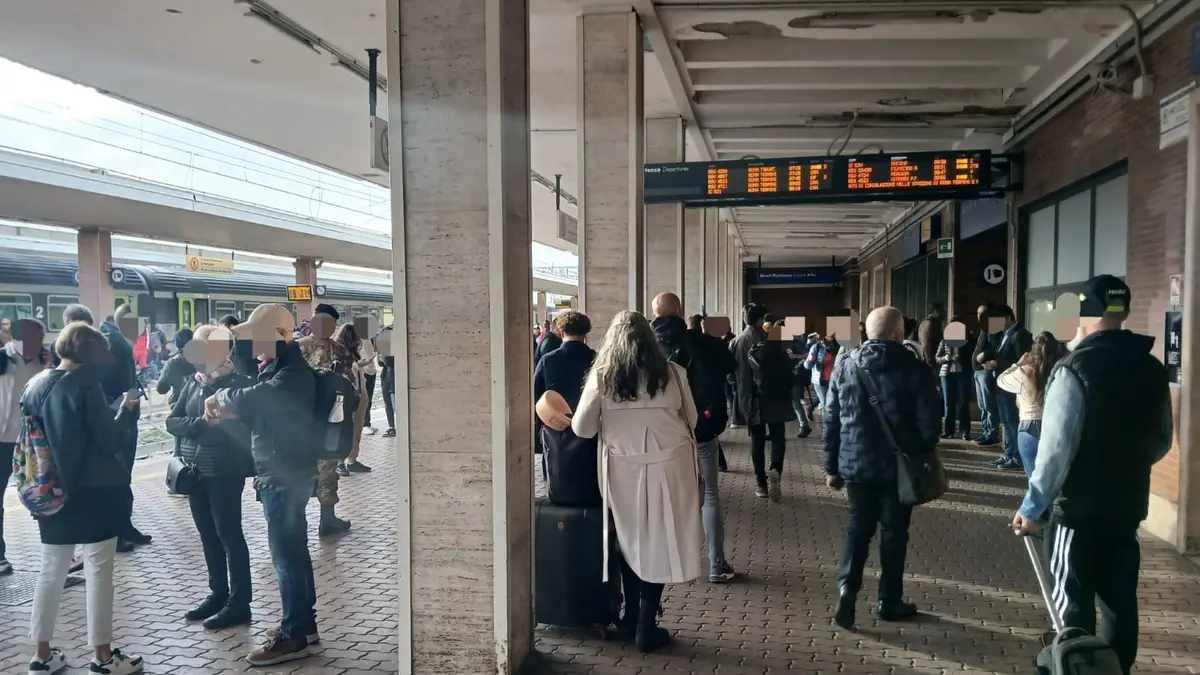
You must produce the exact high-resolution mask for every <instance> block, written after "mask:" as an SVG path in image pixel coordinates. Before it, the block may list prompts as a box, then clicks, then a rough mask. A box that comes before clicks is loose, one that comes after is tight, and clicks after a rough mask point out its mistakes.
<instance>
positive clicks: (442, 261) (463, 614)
mask: <svg viewBox="0 0 1200 675" xmlns="http://www.w3.org/2000/svg"><path fill="white" fill-rule="evenodd" d="M386 7H387V25H388V42H387V52H386V53H387V58H388V68H387V72H388V77H389V82H390V83H391V85H392V86H391V87H389V89H388V116H389V127H390V129H391V138H392V139H395V140H396V142H395V143H392V144H391V147H392V153H391V156H392V157H394V158H396V167H395V169H394V170H393V171H392V173H391V178H392V202H391V203H392V246H393V248H392V256H393V259H394V265H393V269H394V270H395V275H394V282H393V283H394V289H393V294H394V298H395V301H394V302H395V309H396V311H395V321H396V323H395V328H396V329H395V330H394V331H393V336H392V340H393V352H394V353H395V355H396V417H397V419H398V420H400V421H401V424H399V425H397V426H398V428H397V436H396V441H395V443H396V457H397V462H396V464H397V471H396V474H397V496H396V505H395V508H396V510H397V519H398V536H397V544H398V546H399V548H400V551H399V556H398V557H399V569H398V574H397V576H398V579H397V583H398V586H399V589H398V590H399V604H400V608H399V658H398V666H399V673H400V675H410V674H411V673H455V674H456V675H496V674H498V675H510V674H511V673H515V672H517V671H518V670H519V669H520V668H521V667H522V665H523V664H524V662H525V661H526V659H527V658H528V657H529V655H530V653H531V652H532V650H533V628H534V623H533V596H532V586H533V548H532V544H533V542H532V532H531V529H532V520H533V518H532V512H533V490H532V485H533V476H532V473H531V469H530V467H531V465H532V460H533V454H532V447H533V429H532V427H533V424H532V422H533V419H532V415H531V412H530V411H531V410H532V409H533V401H532V396H533V386H532V381H531V378H532V373H533V364H532V357H533V355H532V353H531V351H532V350H531V349H530V342H529V339H530V335H532V325H531V321H532V316H531V312H530V311H529V305H530V300H531V298H532V297H533V279H532V276H531V274H530V269H531V266H532V260H531V258H532V251H531V249H532V232H531V229H530V220H531V217H530V203H529V201H530V193H529V172H530V167H529V28H528V27H529V8H528V3H527V0H439V1H438V2H430V1H429V0H389V1H388V3H387V5H386ZM364 161H365V158H364ZM581 222H582V219H581ZM465 354H469V355H470V357H469V358H464V355H465ZM380 508H382V509H384V510H387V509H389V508H392V507H390V506H388V505H380Z"/></svg>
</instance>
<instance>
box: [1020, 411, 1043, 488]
mask: <svg viewBox="0 0 1200 675" xmlns="http://www.w3.org/2000/svg"><path fill="white" fill-rule="evenodd" d="M1041 436H1042V421H1041V420H1023V421H1022V422H1021V425H1020V426H1019V427H1018V429H1017V452H1018V453H1020V456H1021V466H1022V467H1023V468H1024V469H1025V475H1026V476H1028V477H1030V478H1032V477H1033V467H1034V465H1035V464H1036V463H1037V451H1038V441H1039V439H1040V438H1041Z"/></svg>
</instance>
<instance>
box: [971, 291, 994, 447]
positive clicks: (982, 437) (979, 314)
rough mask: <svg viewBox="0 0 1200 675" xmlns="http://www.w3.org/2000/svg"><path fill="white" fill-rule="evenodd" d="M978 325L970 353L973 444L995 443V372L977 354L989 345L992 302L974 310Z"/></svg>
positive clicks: (985, 349)
mask: <svg viewBox="0 0 1200 675" xmlns="http://www.w3.org/2000/svg"><path fill="white" fill-rule="evenodd" d="M975 318H976V320H977V321H978V324H979V327H978V329H977V332H976V333H975V336H974V340H972V341H973V342H974V343H975V351H973V352H972V353H971V365H972V366H973V367H974V371H975V402H976V403H978V404H979V440H977V441H975V445H978V446H985V445H996V444H997V443H998V442H999V433H998V432H997V427H996V424H997V419H998V418H997V415H996V374H995V373H993V372H992V371H990V370H988V369H986V368H984V367H983V363H982V362H981V361H980V360H979V355H980V354H982V353H983V352H985V351H987V350H988V349H989V348H990V346H991V338H992V336H991V334H990V333H988V320H989V319H991V318H992V303H990V302H985V303H983V304H981V305H979V307H978V308H977V309H976V310H975Z"/></svg>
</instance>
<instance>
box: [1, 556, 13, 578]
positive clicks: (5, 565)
mask: <svg viewBox="0 0 1200 675" xmlns="http://www.w3.org/2000/svg"><path fill="white" fill-rule="evenodd" d="M12 571H13V568H12V563H10V562H8V561H7V560H5V559H4V558H0V576H4V575H5V574H12Z"/></svg>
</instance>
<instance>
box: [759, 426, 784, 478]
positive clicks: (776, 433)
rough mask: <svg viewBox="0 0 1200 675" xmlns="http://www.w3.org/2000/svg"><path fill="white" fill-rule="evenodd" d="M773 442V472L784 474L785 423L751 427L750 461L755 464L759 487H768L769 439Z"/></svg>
mask: <svg viewBox="0 0 1200 675" xmlns="http://www.w3.org/2000/svg"><path fill="white" fill-rule="evenodd" d="M768 438H770V440H771V470H772V471H778V472H780V473H782V472H783V451H784V448H786V447H787V446H786V440H785V439H784V423H783V422H771V423H770V424H754V425H751V426H750V461H751V462H752V463H753V464H754V479H755V480H756V481H758V487H766V486H767V471H766V466H765V464H766V453H767V439H768Z"/></svg>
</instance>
